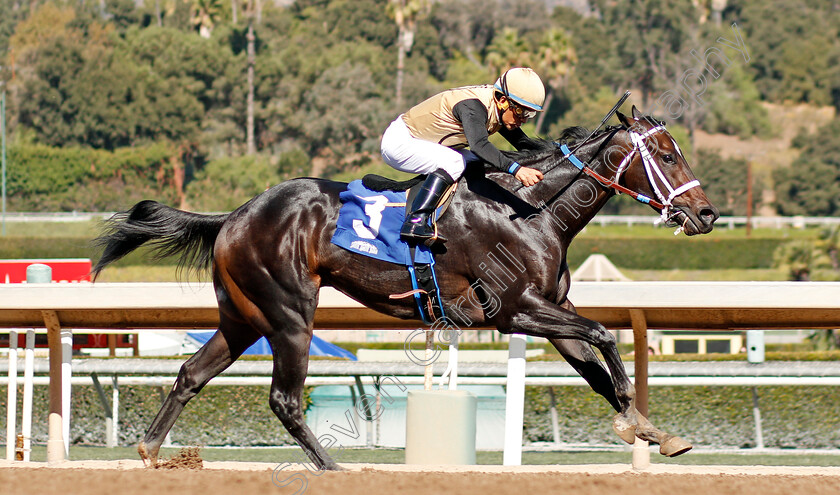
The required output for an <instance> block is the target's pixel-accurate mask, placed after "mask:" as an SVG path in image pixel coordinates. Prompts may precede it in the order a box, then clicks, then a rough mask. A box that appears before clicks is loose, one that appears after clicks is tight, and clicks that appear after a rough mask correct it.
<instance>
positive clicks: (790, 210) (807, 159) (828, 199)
mask: <svg viewBox="0 0 840 495" xmlns="http://www.w3.org/2000/svg"><path fill="white" fill-rule="evenodd" d="M794 144H795V145H798V147H799V148H800V149H801V150H802V152H801V154H800V155H799V158H798V159H797V160H796V161H795V162H794V164H793V166H791V167H788V168H780V169H776V170H775V171H774V172H773V182H774V184H775V191H776V209H777V211H778V212H779V214H781V215H815V216H838V215H840V119H836V118H835V119H834V120H833V121H831V122H830V123H829V124H827V125H825V126H823V127H821V128H820V129H818V130H817V132H816V133H815V134H814V135H812V136H807V137H805V136H800V137H798V138H797V139H795V140H794Z"/></svg>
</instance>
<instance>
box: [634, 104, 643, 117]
mask: <svg viewBox="0 0 840 495" xmlns="http://www.w3.org/2000/svg"><path fill="white" fill-rule="evenodd" d="M633 118H634V119H636V120H639V119H640V118H642V112H640V111H639V110H638V109H637V108H636V105H633Z"/></svg>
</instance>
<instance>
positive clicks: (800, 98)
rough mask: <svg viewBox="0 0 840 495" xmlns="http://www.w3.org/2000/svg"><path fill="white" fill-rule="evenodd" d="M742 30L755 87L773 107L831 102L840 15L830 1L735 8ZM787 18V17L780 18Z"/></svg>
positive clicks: (755, 0) (754, 1)
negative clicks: (797, 103) (786, 102)
mask: <svg viewBox="0 0 840 495" xmlns="http://www.w3.org/2000/svg"><path fill="white" fill-rule="evenodd" d="M731 3H732V4H733V5H732V8H731V9H730V10H729V12H728V16H729V18H730V19H731V20H733V21H734V20H737V21H738V23H739V26H742V27H743V30H744V39H745V42H746V43H747V46H748V48H749V53H750V61H749V67H750V70H751V71H753V72H754V73H755V81H756V86H757V87H758V89H759V91H760V92H761V94H762V95H763V96H764V97H765V98H767V99H770V100H772V101H777V102H783V101H785V100H789V101H794V102H812V103H816V104H826V103H829V102H831V100H832V95H831V92H832V90H837V89H838V88H840V78H838V72H837V66H836V62H837V61H838V54H839V53H840V46H838V43H837V37H838V30H839V29H840V11H838V10H837V7H836V3H835V2H833V1H832V0H791V1H789V0H768V1H764V0H744V1H740V2H731ZM780 13H787V15H780Z"/></svg>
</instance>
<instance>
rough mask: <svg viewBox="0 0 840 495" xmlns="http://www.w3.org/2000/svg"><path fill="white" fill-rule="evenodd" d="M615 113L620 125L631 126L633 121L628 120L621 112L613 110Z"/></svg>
mask: <svg viewBox="0 0 840 495" xmlns="http://www.w3.org/2000/svg"><path fill="white" fill-rule="evenodd" d="M633 108H635V107H633ZM615 115H616V116H617V117H618V121H619V122H621V125H623V126H624V127H632V126H633V123H632V122H630V119H628V118H627V116H626V115H624V114H623V113H621V112H615Z"/></svg>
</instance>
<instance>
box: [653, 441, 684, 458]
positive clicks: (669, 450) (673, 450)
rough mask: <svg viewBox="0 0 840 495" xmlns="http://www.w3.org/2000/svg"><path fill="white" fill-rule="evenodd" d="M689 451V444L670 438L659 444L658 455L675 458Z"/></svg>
mask: <svg viewBox="0 0 840 495" xmlns="http://www.w3.org/2000/svg"><path fill="white" fill-rule="evenodd" d="M689 450H691V444H690V443H688V442H686V441H685V440H683V439H682V438H680V437H673V436H672V437H671V438H669V439H667V440H665V441H664V442H662V443H661V444H659V453H660V454H662V455H664V456H666V457H676V456H678V455H680V454H685V453H686V452H688V451H689Z"/></svg>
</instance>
